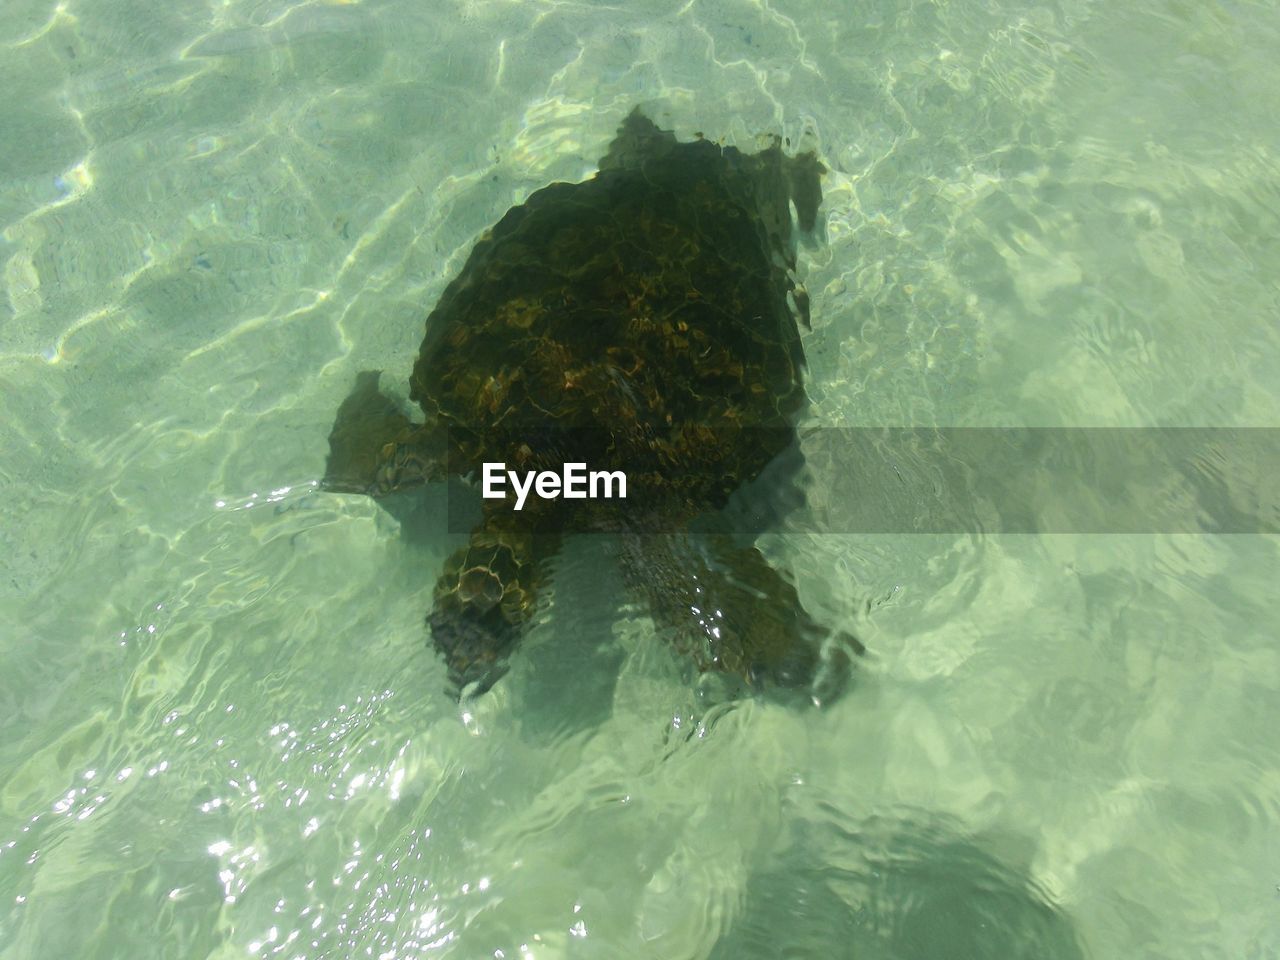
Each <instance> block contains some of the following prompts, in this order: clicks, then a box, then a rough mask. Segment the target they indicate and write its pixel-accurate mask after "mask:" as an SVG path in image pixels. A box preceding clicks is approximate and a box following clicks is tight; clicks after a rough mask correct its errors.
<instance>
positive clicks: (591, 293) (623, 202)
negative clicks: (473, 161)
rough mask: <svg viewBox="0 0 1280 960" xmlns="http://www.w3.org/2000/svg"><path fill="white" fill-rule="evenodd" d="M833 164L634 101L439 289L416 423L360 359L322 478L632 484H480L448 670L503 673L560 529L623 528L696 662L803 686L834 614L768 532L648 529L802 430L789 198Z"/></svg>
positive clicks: (630, 573) (448, 604)
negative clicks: (533, 494) (517, 506)
mask: <svg viewBox="0 0 1280 960" xmlns="http://www.w3.org/2000/svg"><path fill="white" fill-rule="evenodd" d="M822 172H823V168H822V166H821V165H820V164H819V162H818V161H817V159H816V158H815V157H814V156H813V155H812V154H804V155H801V156H798V157H788V156H786V155H784V154H783V152H782V150H781V148H780V146H779V144H778V143H777V142H775V143H773V144H772V145H771V146H769V147H768V148H766V149H764V150H762V151H760V152H759V153H755V154H745V153H742V152H741V151H739V150H737V149H736V148H733V147H723V148H722V147H720V146H718V145H716V144H713V143H711V142H709V141H705V140H698V141H695V142H692V143H680V142H678V141H677V140H676V139H675V137H674V135H672V134H671V133H670V132H666V131H662V130H659V129H658V128H657V127H656V126H654V124H653V123H652V122H651V121H649V120H648V119H646V118H645V117H644V116H642V115H641V114H640V113H639V112H638V111H636V112H633V113H632V114H631V115H630V116H629V117H628V118H627V120H626V121H625V122H624V123H623V125H622V127H621V129H620V130H619V134H618V137H617V138H616V139H615V141H614V142H613V144H612V145H611V146H610V148H609V151H608V153H607V154H606V155H605V157H604V158H603V159H602V160H601V162H600V171H599V173H597V174H596V176H595V177H593V178H592V179H590V180H588V181H585V182H583V183H577V184H567V183H556V184H552V185H550V186H548V187H546V188H544V189H542V190H539V191H538V192H536V193H534V194H533V195H532V196H531V197H529V199H528V200H527V201H526V202H525V203H523V204H521V205H520V206H517V207H514V208H512V209H511V210H510V211H508V212H507V214H506V215H505V216H504V217H503V218H502V219H501V220H500V221H499V222H498V223H497V225H495V226H494V227H493V228H492V230H490V231H489V232H488V233H487V234H486V235H485V236H483V237H482V238H481V239H480V240H479V241H478V242H477V244H476V246H475V248H474V249H473V250H472V252H471V255H470V257H469V259H468V260H467V263H466V265H465V267H464V268H463V270H462V272H461V273H460V274H459V276H458V277H457V278H455V279H454V280H453V281H452V282H451V283H450V284H449V285H448V287H447V288H446V289H445V291H444V294H443V295H442V296H441V298H440V302H439V303H438V304H437V306H436V308H435V310H433V311H432V313H431V315H430V316H429V317H428V319H427V334H426V338H425V339H424V341H423V344H422V348H421V350H420V352H419V355H418V359H417V363H416V364H415V366H414V369H413V374H412V377H411V380H410V397H411V398H412V399H413V400H414V402H416V403H417V404H418V405H419V406H420V407H421V409H422V411H423V413H424V414H425V415H426V422H425V423H423V424H421V425H415V424H412V423H410V422H409V420H408V419H407V418H406V417H404V416H403V415H402V414H401V413H400V412H399V411H398V409H396V407H395V405H394V404H393V403H392V402H391V401H389V400H388V399H386V398H385V397H383V396H382V395H381V394H380V393H379V391H378V383H377V380H378V378H377V375H376V374H362V375H361V377H360V378H359V380H358V381H357V386H356V390H355V392H354V393H353V394H352V395H351V397H349V398H348V399H347V400H346V401H345V402H344V404H343V405H342V407H341V408H340V410H339V413H338V418H337V422H336V423H335V425H334V429H333V432H332V434H331V435H330V458H329V464H328V470H327V474H326V485H327V486H328V487H329V488H330V489H333V490H339V491H348V492H359V493H368V494H371V495H373V496H382V495H385V494H388V493H391V492H393V491H398V490H401V489H404V488H406V487H410V486H412V485H415V484H417V483H421V482H423V481H426V480H430V479H434V478H438V477H442V476H444V475H447V474H453V475H458V476H470V477H474V476H477V475H478V474H479V473H480V470H481V466H482V464H483V463H485V462H502V463H505V464H509V465H511V467H512V468H515V469H519V470H522V471H543V470H549V471H559V470H560V469H561V467H562V466H563V464H564V463H566V462H584V463H587V464H591V465H593V466H596V465H598V466H602V467H607V468H608V469H610V470H623V471H625V472H626V475H627V477H628V480H629V482H630V483H631V484H632V485H633V488H634V489H636V490H638V491H641V493H642V495H641V496H639V497H636V498H634V499H632V500H629V501H625V502H609V503H602V502H598V501H587V502H582V501H574V502H567V501H564V500H556V501H538V500H534V501H531V502H530V504H529V505H527V506H526V507H525V510H524V512H523V513H522V514H519V515H517V514H513V512H512V510H511V508H510V506H509V505H507V504H506V503H503V502H496V503H495V502H493V501H486V504H485V508H484V514H483V517H482V519H481V521H480V523H479V524H478V525H477V527H476V528H475V530H474V531H473V532H472V534H471V538H470V543H469V544H468V545H467V546H466V547H464V548H463V549H461V550H460V551H458V552H457V553H456V554H455V555H454V556H453V557H452V558H450V560H449V561H448V563H447V564H446V567H445V570H444V572H443V573H442V575H441V576H440V579H439V580H438V582H437V584H436V588H435V603H434V607H433V610H432V612H431V614H430V616H429V618H428V622H429V624H430V628H431V633H432V637H433V639H434V641H435V644H436V647H437V648H438V649H439V650H440V652H441V653H442V654H443V656H444V658H445V660H446V661H447V664H448V667H449V674H450V678H451V680H452V682H453V683H454V684H456V685H457V686H458V687H459V689H461V688H462V687H464V686H466V685H468V684H472V683H476V684H478V686H479V689H485V688H487V687H488V686H490V685H491V684H492V683H493V682H494V680H495V679H496V678H497V677H498V676H500V675H501V673H502V671H503V669H504V663H505V660H506V657H507V656H508V654H509V653H510V651H511V649H512V648H513V647H514V645H515V644H516V642H517V641H518V639H519V637H520V634H521V632H522V630H523V629H524V626H525V624H526V623H527V622H528V619H529V617H530V615H531V612H532V610H533V608H534V604H535V603H536V599H537V596H538V592H539V589H540V587H542V586H543V585H544V581H545V579H546V577H547V575H548V573H547V571H548V561H549V560H550V558H551V557H553V556H554V555H555V554H556V552H557V551H558V550H559V547H560V539H561V536H562V533H563V531H564V530H566V529H570V528H572V529H575V530H581V529H592V530H600V531H604V532H608V533H613V534H616V535H617V541H618V545H619V546H618V555H619V558H620V560H621V562H622V564H623V569H624V572H625V575H626V581H627V582H628V584H629V585H630V586H631V588H632V589H633V590H634V592H636V593H637V594H639V595H640V596H642V597H643V598H644V599H645V600H646V601H647V602H648V606H649V609H650V611H651V612H652V614H653V617H654V620H655V622H656V623H657V624H658V626H659V628H660V629H661V630H663V631H664V632H666V633H668V634H669V635H670V637H671V639H672V640H673V642H674V643H675V644H676V646H677V647H678V648H679V649H681V650H682V651H685V652H687V653H688V654H689V655H690V656H692V657H693V659H694V661H695V662H696V664H697V666H698V668H699V669H700V670H718V671H722V672H724V673H726V674H731V675H736V676H739V677H741V678H742V679H743V680H744V681H746V682H747V683H749V684H753V685H754V684H760V683H766V682H771V683H774V684H777V685H780V686H784V687H791V688H803V689H806V690H810V691H812V690H813V689H814V684H815V683H816V682H817V680H818V674H819V673H820V672H821V668H822V660H823V658H822V656H821V653H820V647H821V645H822V644H821V641H822V639H823V637H824V636H825V631H823V630H822V629H821V628H820V627H819V626H818V625H817V624H816V623H815V622H814V621H813V620H812V619H811V618H810V617H809V615H808V614H807V613H806V612H805V610H804V608H803V607H802V606H801V605H800V603H799V600H798V598H797V595H796V591H795V589H794V587H793V586H792V585H791V584H790V583H789V582H788V581H787V580H785V579H784V578H783V577H782V576H781V575H780V574H779V573H778V572H777V571H776V570H775V569H774V568H773V567H772V566H770V565H769V564H768V562H767V561H765V559H764V557H763V556H762V555H761V554H760V553H759V551H757V550H756V549H755V548H754V547H753V546H750V545H744V544H740V543H737V542H735V541H733V540H732V539H731V538H729V537H727V536H722V535H715V534H714V533H711V534H707V535H702V536H698V537H696V538H691V537H688V536H684V535H680V534H664V535H657V534H652V533H650V532H648V531H651V530H653V529H663V530H680V529H682V528H684V527H686V526H687V525H689V524H693V523H695V522H698V521H699V520H700V519H701V520H702V521H703V522H705V518H707V517H708V516H713V515H714V513H715V511H717V510H719V509H720V508H722V507H723V506H724V505H725V503H726V502H727V500H728V498H729V496H730V495H731V494H732V493H733V492H734V491H735V490H737V489H738V488H739V487H741V486H742V485H743V484H744V483H747V482H750V481H752V480H754V479H755V478H756V477H757V476H758V475H759V474H760V473H761V471H762V470H763V469H764V468H765V466H766V465H768V464H769V463H770V461H772V460H774V458H775V457H777V456H778V455H779V454H780V453H782V452H783V451H784V450H786V449H788V448H789V447H791V446H792V445H793V444H794V442H795V431H794V422H795V418H796V416H797V414H798V413H799V412H800V411H801V410H802V409H803V407H804V404H805V394H804V388H803V381H802V376H803V370H804V353H803V350H802V348H801V342H800V331H799V323H801V322H803V323H804V324H806V325H807V323H808V315H807V307H808V299H807V297H805V296H804V295H803V291H800V290H797V288H796V284H795V281H794V279H793V277H792V270H793V269H794V264H795V261H794V255H795V254H794V242H793V240H794V237H793V229H792V214H791V210H792V205H793V204H794V207H795V209H796V212H797V220H798V222H799V225H800V227H801V229H805V230H808V229H812V227H813V225H814V223H815V220H816V216H817V210H818V206H819V204H820V203H821V196H822V194H821V187H820V176H821V174H822ZM792 304H794V305H795V309H794V310H793V308H792ZM655 519H661V521H662V522H661V524H655V523H653V521H654V520H655ZM711 526H712V528H713V529H714V523H712V524H711ZM835 646H836V648H837V654H836V656H835V657H834V658H831V659H833V660H834V661H835V662H834V664H829V665H828V666H829V667H832V669H833V670H834V675H836V676H838V675H840V674H842V673H843V672H844V665H843V656H842V655H841V654H840V653H839V652H838V651H839V650H840V649H850V650H856V649H860V648H859V645H858V644H857V641H856V640H853V639H852V638H849V637H845V638H843V640H842V642H841V643H837V644H836V645H835Z"/></svg>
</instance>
